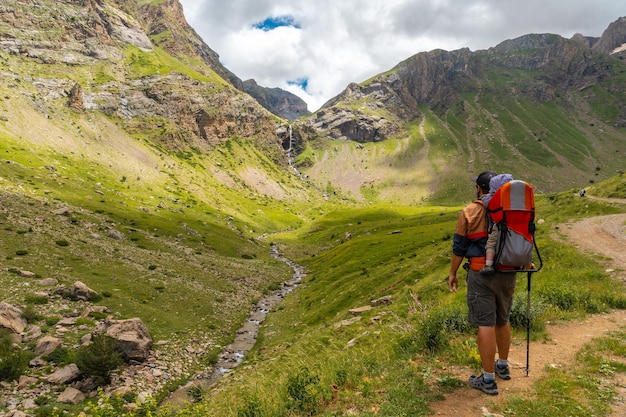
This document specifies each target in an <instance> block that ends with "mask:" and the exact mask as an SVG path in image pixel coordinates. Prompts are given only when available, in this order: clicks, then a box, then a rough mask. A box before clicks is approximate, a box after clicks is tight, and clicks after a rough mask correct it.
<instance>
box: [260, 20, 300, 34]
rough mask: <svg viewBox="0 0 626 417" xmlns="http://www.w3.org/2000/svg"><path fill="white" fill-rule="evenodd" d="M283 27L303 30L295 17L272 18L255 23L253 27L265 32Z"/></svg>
mask: <svg viewBox="0 0 626 417" xmlns="http://www.w3.org/2000/svg"><path fill="white" fill-rule="evenodd" d="M281 26H286V27H293V28H296V29H301V26H300V24H298V23H297V22H296V20H295V19H294V18H293V16H271V17H268V18H267V19H265V20H264V21H262V22H259V23H255V24H254V25H253V27H254V28H256V29H261V30H263V31H265V32H269V31H270V30H273V29H276V28H278V27H281Z"/></svg>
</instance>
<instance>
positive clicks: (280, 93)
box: [243, 80, 310, 120]
mask: <svg viewBox="0 0 626 417" xmlns="http://www.w3.org/2000/svg"><path fill="white" fill-rule="evenodd" d="M243 89H244V91H245V92H246V93H248V94H250V95H251V96H252V97H254V98H255V99H256V101H258V102H259V104H261V106H263V107H265V108H266V109H267V110H269V111H270V112H272V113H274V114H275V115H277V116H279V117H282V118H284V119H288V120H294V119H297V118H298V117H300V116H303V115H307V114H310V113H309V110H308V109H307V104H306V102H305V101H304V100H302V99H301V98H300V97H298V96H296V95H295V94H291V93H290V92H288V91H285V90H282V89H280V88H267V87H261V86H260V85H258V84H257V83H256V81H254V80H246V81H244V82H243Z"/></svg>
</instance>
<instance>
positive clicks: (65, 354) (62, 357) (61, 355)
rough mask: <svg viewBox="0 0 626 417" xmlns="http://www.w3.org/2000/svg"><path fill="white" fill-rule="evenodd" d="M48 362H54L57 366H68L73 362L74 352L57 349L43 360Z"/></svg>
mask: <svg viewBox="0 0 626 417" xmlns="http://www.w3.org/2000/svg"><path fill="white" fill-rule="evenodd" d="M44 359H46V360H47V361H48V362H54V363H56V364H57V365H61V366H62V365H69V364H70V363H72V362H74V350H72V349H69V348H67V347H63V346H61V347H58V348H56V349H55V350H54V352H52V353H50V354H49V355H46V356H45V358H44Z"/></svg>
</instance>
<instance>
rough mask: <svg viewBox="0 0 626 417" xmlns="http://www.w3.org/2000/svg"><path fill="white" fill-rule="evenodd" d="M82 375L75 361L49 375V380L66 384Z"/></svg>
mask: <svg viewBox="0 0 626 417" xmlns="http://www.w3.org/2000/svg"><path fill="white" fill-rule="evenodd" d="M79 376H80V369H78V366H76V364H75V363H71V364H69V365H67V366H65V367H63V368H61V369H57V370H56V371H54V372H53V373H51V374H50V375H48V378H47V381H48V382H51V383H53V384H65V383H68V382H71V381H73V380H75V379H76V378H78V377H79Z"/></svg>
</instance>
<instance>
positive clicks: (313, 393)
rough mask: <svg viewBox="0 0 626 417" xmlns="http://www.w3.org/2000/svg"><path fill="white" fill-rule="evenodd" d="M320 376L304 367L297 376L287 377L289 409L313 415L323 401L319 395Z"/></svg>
mask: <svg viewBox="0 0 626 417" xmlns="http://www.w3.org/2000/svg"><path fill="white" fill-rule="evenodd" d="M319 383H320V378H319V376H317V375H315V374H312V373H311V371H310V370H309V369H308V368H306V367H303V368H301V369H300V370H299V371H298V372H297V373H296V374H294V375H289V376H288V377H287V394H288V396H289V404H288V408H291V409H295V410H298V411H300V412H303V413H305V414H307V415H312V414H314V413H315V411H316V410H317V408H318V405H319V403H320V401H321V399H320V398H319V395H320V393H321V391H322V390H321V389H320V387H319Z"/></svg>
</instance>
